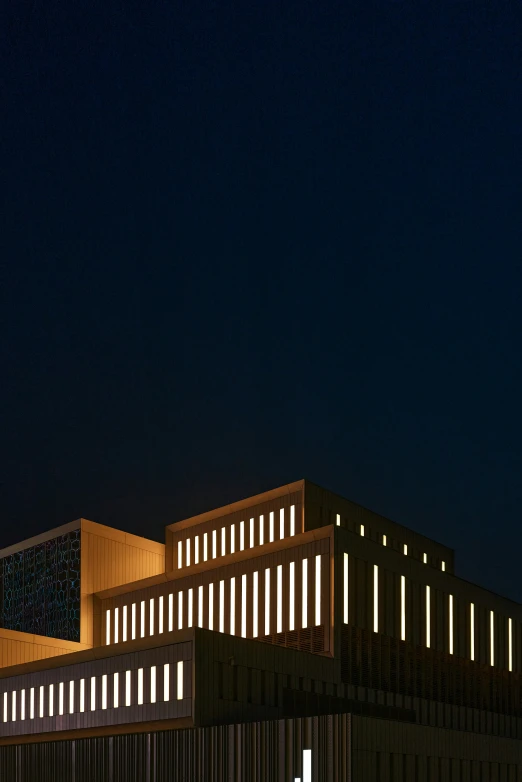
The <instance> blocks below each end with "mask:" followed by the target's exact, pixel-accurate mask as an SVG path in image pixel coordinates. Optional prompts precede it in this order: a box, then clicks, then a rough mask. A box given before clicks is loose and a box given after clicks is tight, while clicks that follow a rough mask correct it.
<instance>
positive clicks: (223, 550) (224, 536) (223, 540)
mask: <svg viewBox="0 0 522 782" xmlns="http://www.w3.org/2000/svg"><path fill="white" fill-rule="evenodd" d="M226 553H227V531H226V529H225V527H221V556H222V557H224V556H225V554H226Z"/></svg>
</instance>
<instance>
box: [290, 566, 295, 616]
mask: <svg viewBox="0 0 522 782" xmlns="http://www.w3.org/2000/svg"><path fill="white" fill-rule="evenodd" d="M289 599H290V617H289V623H288V629H289V630H295V562H290V584H289Z"/></svg>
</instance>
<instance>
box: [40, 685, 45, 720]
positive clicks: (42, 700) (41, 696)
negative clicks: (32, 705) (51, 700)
mask: <svg viewBox="0 0 522 782" xmlns="http://www.w3.org/2000/svg"><path fill="white" fill-rule="evenodd" d="M44 697H45V695H44V686H43V684H42V685H41V687H40V717H43V715H44Z"/></svg>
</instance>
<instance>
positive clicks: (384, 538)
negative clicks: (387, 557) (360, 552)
mask: <svg viewBox="0 0 522 782" xmlns="http://www.w3.org/2000/svg"><path fill="white" fill-rule="evenodd" d="M387 541H388V539H387V537H386V535H383V536H382V545H383V546H386V545H387Z"/></svg>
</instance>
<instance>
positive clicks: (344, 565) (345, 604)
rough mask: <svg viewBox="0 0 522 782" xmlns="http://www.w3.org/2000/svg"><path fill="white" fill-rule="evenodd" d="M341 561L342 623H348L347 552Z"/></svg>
mask: <svg viewBox="0 0 522 782" xmlns="http://www.w3.org/2000/svg"><path fill="white" fill-rule="evenodd" d="M343 559H344V562H343V597H344V607H343V609H344V623H345V625H347V624H348V554H346V553H345V554H344V557H343Z"/></svg>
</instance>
